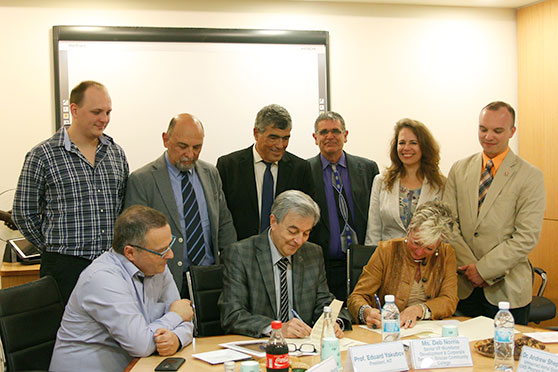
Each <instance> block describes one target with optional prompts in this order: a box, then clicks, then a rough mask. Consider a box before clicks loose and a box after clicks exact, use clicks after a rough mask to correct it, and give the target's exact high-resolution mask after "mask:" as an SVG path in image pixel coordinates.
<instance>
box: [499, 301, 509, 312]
mask: <svg viewBox="0 0 558 372" xmlns="http://www.w3.org/2000/svg"><path fill="white" fill-rule="evenodd" d="M498 308H499V309H500V310H509V309H510V303H509V302H508V301H500V302H498Z"/></svg>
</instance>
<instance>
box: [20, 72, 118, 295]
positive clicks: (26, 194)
mask: <svg viewBox="0 0 558 372" xmlns="http://www.w3.org/2000/svg"><path fill="white" fill-rule="evenodd" d="M111 111H112V103H111V99H110V96H109V94H108V91H107V89H106V88H105V87H104V86H103V85H102V84H100V83H97V82H94V81H84V82H82V83H80V84H78V85H77V86H76V87H75V88H74V89H73V90H72V92H71V94H70V113H71V115H72V124H71V125H70V126H69V127H63V128H61V129H60V130H58V131H57V132H56V133H55V134H54V135H53V136H52V137H51V138H49V139H47V140H46V141H43V142H41V143H40V144H38V145H37V146H35V147H34V148H32V149H31V151H29V153H27V155H26V157H25V162H24V164H23V169H22V171H21V175H20V177H19V181H18V185H17V191H16V195H15V198H14V207H13V218H14V221H15V223H16V224H17V226H18V228H19V230H20V231H21V233H22V234H23V236H25V238H27V240H29V241H30V242H31V243H33V244H34V245H35V246H37V247H39V248H40V249H41V250H42V251H43V254H42V260H41V276H45V275H51V276H53V277H54V279H55V280H56V282H57V283H58V287H59V289H60V292H61V294H62V297H63V299H64V300H65V301H66V302H67V300H68V298H69V296H70V293H71V292H72V289H73V288H74V286H75V284H76V282H77V279H78V277H79V274H80V273H81V271H82V270H83V269H84V268H85V267H87V266H88V265H89V263H91V261H92V260H93V259H95V258H96V257H98V256H100V255H101V254H102V253H103V252H104V251H106V250H108V249H109V248H110V247H111V243H112V236H113V225H114V222H115V220H116V218H117V217H118V215H119V214H120V212H121V211H122V205H123V200H124V194H125V188H126V181H127V178H128V162H127V161H126V156H125V155H124V151H123V150H122V148H121V147H120V146H118V145H117V144H115V143H114V141H113V140H112V138H111V137H109V136H107V135H104V134H103V132H104V130H105V128H106V127H107V125H108V123H109V121H110V113H111Z"/></svg>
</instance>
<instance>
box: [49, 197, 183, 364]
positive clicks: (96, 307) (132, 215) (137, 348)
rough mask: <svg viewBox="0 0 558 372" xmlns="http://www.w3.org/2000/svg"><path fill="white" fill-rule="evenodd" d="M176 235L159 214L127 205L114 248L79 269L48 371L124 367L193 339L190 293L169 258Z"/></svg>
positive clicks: (174, 349) (116, 228) (171, 351)
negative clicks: (181, 288)
mask: <svg viewBox="0 0 558 372" xmlns="http://www.w3.org/2000/svg"><path fill="white" fill-rule="evenodd" d="M174 242H175V237H173V236H172V235H171V229H170V227H169V224H168V222H167V219H166V217H165V216H164V215H162V214H161V213H159V212H157V211H156V210H154V209H151V208H149V207H145V206H139V205H136V206H133V207H130V208H128V209H126V210H125V211H124V213H122V215H120V217H118V219H117V220H116V223H115V225H114V241H113V247H112V249H110V250H108V251H107V252H105V253H103V254H102V255H101V256H100V257H98V258H97V259H96V260H94V261H93V262H92V263H91V265H90V266H88V267H87V268H86V269H85V270H84V271H83V272H82V273H81V275H80V277H79V280H78V282H77V284H76V287H75V288H74V290H73V292H72V294H71V296H70V300H69V302H68V305H67V306H66V309H65V311H64V316H63V318H62V323H61V325H60V329H59V330H58V334H57V337H56V344H55V346H54V352H53V355H52V360H51V364H50V368H49V370H50V371H75V370H76V369H79V370H80V371H122V370H123V369H124V368H126V366H127V365H128V364H129V363H130V361H131V360H132V359H133V358H134V357H145V356H149V355H151V354H153V353H154V352H155V351H157V352H158V353H159V354H160V355H164V356H166V355H172V354H174V353H176V352H177V351H178V350H180V349H181V348H182V347H184V346H186V345H188V344H189V343H190V342H191V341H192V331H193V324H192V322H191V320H192V317H193V311H192V307H191V305H190V301H189V300H181V299H180V296H179V294H178V289H177V287H176V284H175V282H174V280H173V277H172V274H171V273H170V270H169V269H168V267H167V261H168V260H169V259H171V258H172V257H173V252H172V249H171V247H172V245H173V243H174Z"/></svg>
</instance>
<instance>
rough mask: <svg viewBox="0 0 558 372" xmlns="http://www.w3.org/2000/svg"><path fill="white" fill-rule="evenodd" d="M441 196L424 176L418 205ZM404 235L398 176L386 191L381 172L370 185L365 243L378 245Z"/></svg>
mask: <svg viewBox="0 0 558 372" xmlns="http://www.w3.org/2000/svg"><path fill="white" fill-rule="evenodd" d="M441 197H442V190H440V189H438V188H436V187H433V186H431V185H430V184H429V183H428V180H427V179H426V178H425V179H424V180H423V181H422V186H421V192H420V197H419V201H418V205H421V204H423V203H426V202H427V201H431V200H437V199H441ZM405 235H407V229H405V226H404V225H403V222H402V221H401V216H400V214H399V178H397V179H396V180H395V182H394V183H393V187H392V188H391V191H390V192H388V191H387V190H386V187H385V183H384V174H381V175H379V176H377V177H376V178H375V179H374V184H373V185H372V193H371V194H370V210H369V211H368V227H367V228H366V240H365V244H367V245H378V242H380V241H388V240H391V239H394V238H402V237H404V236H405Z"/></svg>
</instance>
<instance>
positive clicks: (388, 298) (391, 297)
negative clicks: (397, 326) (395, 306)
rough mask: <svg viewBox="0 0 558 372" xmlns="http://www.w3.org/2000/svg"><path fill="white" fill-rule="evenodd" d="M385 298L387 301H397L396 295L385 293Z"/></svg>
mask: <svg viewBox="0 0 558 372" xmlns="http://www.w3.org/2000/svg"><path fill="white" fill-rule="evenodd" d="M384 300H385V302H395V296H394V295H385V296H384Z"/></svg>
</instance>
